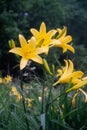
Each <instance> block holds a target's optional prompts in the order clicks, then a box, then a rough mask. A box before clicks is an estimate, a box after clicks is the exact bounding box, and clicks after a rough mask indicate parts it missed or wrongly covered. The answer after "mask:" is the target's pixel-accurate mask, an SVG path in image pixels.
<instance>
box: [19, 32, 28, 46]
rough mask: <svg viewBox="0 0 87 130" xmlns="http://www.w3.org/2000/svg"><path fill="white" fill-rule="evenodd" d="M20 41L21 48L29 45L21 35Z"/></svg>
mask: <svg viewBox="0 0 87 130" xmlns="http://www.w3.org/2000/svg"><path fill="white" fill-rule="evenodd" d="M19 41H20V44H21V47H25V46H26V45H27V41H26V39H25V38H24V36H23V35H21V34H19Z"/></svg>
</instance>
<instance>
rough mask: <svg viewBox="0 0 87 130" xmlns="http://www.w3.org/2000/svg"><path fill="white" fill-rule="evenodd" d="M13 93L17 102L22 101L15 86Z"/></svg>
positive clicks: (12, 88)
mask: <svg viewBox="0 0 87 130" xmlns="http://www.w3.org/2000/svg"><path fill="white" fill-rule="evenodd" d="M11 93H12V94H13V95H14V96H16V99H17V102H18V101H20V100H21V99H22V96H21V94H20V93H19V92H18V90H17V89H16V87H15V86H12V87H11Z"/></svg>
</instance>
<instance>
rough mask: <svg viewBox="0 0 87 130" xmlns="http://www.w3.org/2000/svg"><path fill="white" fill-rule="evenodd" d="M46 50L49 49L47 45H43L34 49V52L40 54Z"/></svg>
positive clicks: (46, 51)
mask: <svg viewBox="0 0 87 130" xmlns="http://www.w3.org/2000/svg"><path fill="white" fill-rule="evenodd" d="M48 51H49V47H48V46H44V47H40V48H37V49H36V50H35V53H36V54H42V53H48Z"/></svg>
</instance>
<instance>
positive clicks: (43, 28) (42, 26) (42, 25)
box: [40, 22, 46, 33]
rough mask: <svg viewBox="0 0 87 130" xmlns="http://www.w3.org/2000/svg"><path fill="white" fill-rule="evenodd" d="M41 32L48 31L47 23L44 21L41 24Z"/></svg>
mask: <svg viewBox="0 0 87 130" xmlns="http://www.w3.org/2000/svg"><path fill="white" fill-rule="evenodd" d="M40 33H46V25H45V23H44V22H42V24H41V26H40Z"/></svg>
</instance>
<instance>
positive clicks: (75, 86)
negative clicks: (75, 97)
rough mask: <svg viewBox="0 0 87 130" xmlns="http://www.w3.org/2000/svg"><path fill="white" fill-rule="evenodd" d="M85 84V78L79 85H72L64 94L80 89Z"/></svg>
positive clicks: (86, 80)
mask: <svg viewBox="0 0 87 130" xmlns="http://www.w3.org/2000/svg"><path fill="white" fill-rule="evenodd" d="M86 84H87V78H85V79H84V80H81V81H80V82H79V83H77V84H76V85H74V86H73V87H72V88H70V89H68V90H66V92H67V93H68V92H70V91H73V90H77V89H79V88H81V87H84V85H86Z"/></svg>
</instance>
